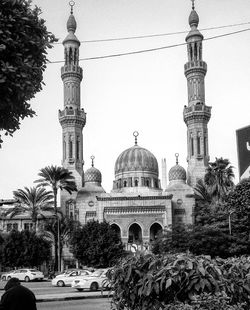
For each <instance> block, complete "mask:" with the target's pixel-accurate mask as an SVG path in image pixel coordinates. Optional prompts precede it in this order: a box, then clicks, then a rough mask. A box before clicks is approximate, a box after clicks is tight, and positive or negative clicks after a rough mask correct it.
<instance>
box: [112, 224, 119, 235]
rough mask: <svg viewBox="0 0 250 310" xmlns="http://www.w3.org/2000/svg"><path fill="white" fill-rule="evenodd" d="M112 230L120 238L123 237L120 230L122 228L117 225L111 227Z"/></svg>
mask: <svg viewBox="0 0 250 310" xmlns="http://www.w3.org/2000/svg"><path fill="white" fill-rule="evenodd" d="M111 229H113V230H114V231H115V232H116V234H117V235H118V236H119V237H121V229H120V227H119V226H118V225H117V224H112V225H111Z"/></svg>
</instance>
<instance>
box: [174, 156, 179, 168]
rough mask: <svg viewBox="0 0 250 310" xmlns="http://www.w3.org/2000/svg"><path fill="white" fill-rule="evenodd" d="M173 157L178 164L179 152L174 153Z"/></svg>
mask: <svg viewBox="0 0 250 310" xmlns="http://www.w3.org/2000/svg"><path fill="white" fill-rule="evenodd" d="M174 155H175V158H176V165H178V163H179V161H178V158H179V153H175V154H174Z"/></svg>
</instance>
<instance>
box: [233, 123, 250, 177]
mask: <svg viewBox="0 0 250 310" xmlns="http://www.w3.org/2000/svg"><path fill="white" fill-rule="evenodd" d="M236 139H237V151H238V164H239V176H240V179H243V178H248V177H250V126H247V127H243V128H240V129H238V130H236Z"/></svg>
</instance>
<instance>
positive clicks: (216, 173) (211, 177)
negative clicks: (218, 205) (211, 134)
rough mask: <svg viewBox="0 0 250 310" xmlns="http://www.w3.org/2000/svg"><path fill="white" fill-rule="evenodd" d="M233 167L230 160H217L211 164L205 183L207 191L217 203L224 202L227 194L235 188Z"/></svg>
mask: <svg viewBox="0 0 250 310" xmlns="http://www.w3.org/2000/svg"><path fill="white" fill-rule="evenodd" d="M233 179H234V172H233V167H232V166H231V164H230V161H229V160H228V159H224V158H222V157H221V158H216V159H215V162H210V163H209V166H208V168H207V172H206V174H205V176H204V183H205V185H206V186H207V190H208V192H209V193H210V195H211V196H212V198H213V199H215V200H216V201H219V202H220V201H223V199H224V198H225V196H226V194H227V192H228V191H229V190H231V189H232V188H233V186H234V183H233Z"/></svg>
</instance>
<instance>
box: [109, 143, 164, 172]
mask: <svg viewBox="0 0 250 310" xmlns="http://www.w3.org/2000/svg"><path fill="white" fill-rule="evenodd" d="M130 171H146V172H151V173H154V174H157V175H158V163H157V160H156V158H155V156H154V155H153V154H152V153H151V152H150V151H148V150H147V149H145V148H143V147H140V146H138V145H134V146H133V147H131V148H129V149H127V150H125V151H123V152H122V153H121V154H120V155H119V156H118V158H117V160H116V163H115V175H117V174H119V173H124V172H130Z"/></svg>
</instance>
